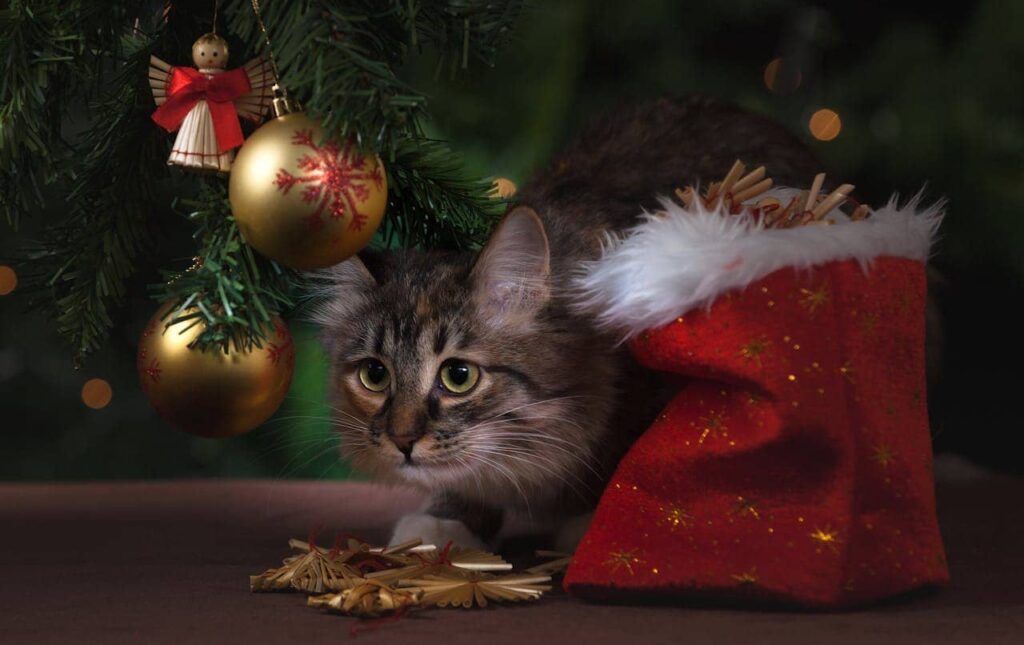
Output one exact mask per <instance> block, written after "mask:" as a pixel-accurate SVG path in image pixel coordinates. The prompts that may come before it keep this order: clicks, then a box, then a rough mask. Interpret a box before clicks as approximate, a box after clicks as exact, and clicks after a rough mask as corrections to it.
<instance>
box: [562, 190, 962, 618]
mask: <svg viewBox="0 0 1024 645" xmlns="http://www.w3.org/2000/svg"><path fill="white" fill-rule="evenodd" d="M687 196H690V197H691V199H690V200H688V201H690V205H689V206H688V207H680V206H677V205H675V204H671V203H669V202H666V211H665V212H664V213H660V214H657V215H651V216H649V217H648V219H647V220H646V221H645V222H644V223H642V224H641V225H639V226H638V227H637V228H636V229H635V230H634V231H632V232H631V233H630V234H629V235H628V236H626V237H625V238H623V239H622V240H619V241H617V242H616V243H614V244H613V245H611V246H610V247H609V248H608V249H607V252H606V254H605V255H604V257H603V259H601V260H600V261H599V262H596V263H594V264H593V265H592V266H591V267H589V271H588V274H587V275H586V277H585V278H584V279H583V282H582V286H583V288H584V290H585V292H586V294H587V299H586V306H588V307H591V308H596V309H597V310H599V311H600V312H601V314H600V316H601V320H602V321H603V322H604V323H605V324H607V325H609V326H610V327H614V328H616V329H618V330H620V331H621V332H622V333H623V334H624V335H625V336H627V337H629V338H630V339H631V340H630V343H631V348H632V350H633V352H634V354H635V356H636V357H637V359H638V360H639V361H640V362H641V363H643V364H644V365H646V366H648V367H650V368H651V369H655V370H660V371H664V372H670V373H674V374H678V375H682V376H685V377H687V383H688V384H687V385H685V386H684V387H682V388H681V389H680V391H679V392H678V394H677V395H676V396H675V398H674V399H673V400H672V401H671V403H670V404H669V405H668V407H667V408H666V409H665V410H664V412H663V414H662V415H661V416H660V417H659V419H658V420H657V421H656V422H655V423H654V425H652V426H651V428H650V429H649V430H648V431H647V432H646V433H645V434H644V435H643V436H642V437H641V438H640V439H639V440H638V441H637V442H636V444H635V445H634V446H633V447H632V449H631V450H630V451H629V453H628V454H627V455H626V456H625V458H624V459H623V460H622V462H621V464H620V465H619V468H618V470H617V471H616V473H615V475H614V478H613V479H612V481H611V483H610V484H609V486H608V488H607V489H606V491H605V493H604V495H603V497H602V499H601V502H600V505H599V507H598V509H597V512H596V514H595V517H594V520H593V523H592V524H591V526H590V529H589V531H588V532H587V534H586V535H585V536H584V538H583V541H582V542H581V544H580V546H579V549H578V550H577V552H576V555H575V557H574V558H573V561H572V565H571V567H570V569H569V571H568V572H567V575H566V578H565V586H566V588H567V589H568V590H569V591H570V592H572V593H574V594H577V595H580V596H583V597H585V598H591V599H601V600H626V599H635V600H640V599H643V598H654V597H656V598H661V599H664V598H666V597H669V598H679V599H683V598H692V597H704V598H728V599H734V598H757V599H762V600H768V601H775V602H782V603H786V604H797V605H801V606H806V607H839V606H846V605H851V604H856V603H862V602H865V601H869V600H874V599H878V598H882V597H886V596H890V595H893V594H898V593H901V592H905V591H908V590H911V589H914V588H917V587H921V586H925V585H933V584H938V583H943V582H945V581H946V580H947V579H948V573H947V569H946V563H945V558H944V552H943V547H942V540H941V537H940V535H939V531H938V526H937V523H936V518H935V501H934V493H933V480H932V465H931V458H932V453H931V443H930V437H929V430H928V418H927V409H926V401H925V369H924V327H925V325H924V307H925V286H926V284H925V276H924V261H925V259H926V258H927V255H928V252H929V247H930V244H931V241H932V238H933V236H934V233H935V231H936V228H937V226H938V223H939V220H940V214H939V212H938V210H937V209H935V208H932V209H924V210H923V211H920V212H919V211H918V209H917V208H916V205H917V204H916V201H915V202H911V204H909V205H907V206H906V207H903V208H898V207H897V206H896V203H895V200H893V201H891V202H890V203H889V204H888V205H887V206H885V207H884V208H882V209H880V210H878V211H877V212H874V213H873V214H872V215H871V216H870V217H868V218H866V219H861V216H862V215H863V214H864V210H863V209H860V210H858V211H857V213H856V214H855V219H850V218H847V217H846V216H844V215H843V214H842V213H840V212H839V211H837V210H832V206H834V205H835V204H834V203H833V204H831V205H830V204H825V205H824V206H827V207H828V208H824V211H823V212H818V213H816V214H812V213H811V212H810V211H811V210H812V208H811V207H813V206H814V205H815V203H816V202H815V200H813V198H812V199H811V202H810V203H809V206H808V207H807V208H795V209H794V208H789V209H788V211H789V212H788V213H787V214H785V215H784V216H783V218H782V219H779V216H778V214H777V213H776V214H775V215H774V216H773V214H772V213H768V214H767V215H766V214H765V211H764V208H761V209H757V208H752V207H750V206H749V205H742V204H739V205H736V206H733V205H731V204H730V203H729V200H728V199H727V198H726V199H725V200H723V203H724V205H723V204H722V203H720V204H718V205H714V204H712V206H713V207H712V208H710V209H709V208H707V207H706V206H707V205H706V204H703V203H701V201H700V200H699V199H692V193H691V194H687ZM792 196H793V191H779V192H778V193H776V194H775V195H774V199H771V198H769V199H767V200H762V202H761V205H762V207H763V206H765V205H767V206H768V207H769V208H771V207H772V205H774V204H779V203H786V202H787V200H789V203H790V205H791V206H792V204H803V202H802V201H801V200H803V199H805V197H804V196H798V197H796V198H792ZM776 200H777V201H776ZM835 201H837V200H835V199H833V202H835ZM775 208H778V206H775ZM818 210H821V209H818ZM736 211H738V212H736ZM826 222H830V224H829V223H826ZM805 223H806V224H807V225H795V224H805ZM772 224H775V227H773V226H772ZM779 225H781V226H784V228H777V227H778V226H779Z"/></svg>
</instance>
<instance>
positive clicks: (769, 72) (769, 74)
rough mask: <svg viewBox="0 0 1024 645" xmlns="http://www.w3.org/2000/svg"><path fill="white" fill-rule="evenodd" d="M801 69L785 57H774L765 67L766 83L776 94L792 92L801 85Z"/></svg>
mask: <svg viewBox="0 0 1024 645" xmlns="http://www.w3.org/2000/svg"><path fill="white" fill-rule="evenodd" d="M802 80H803V76H802V75H801V74H800V70H798V69H796V68H795V67H794V66H793V64H792V63H790V62H789V61H787V60H786V59H785V58H773V59H772V60H771V62H769V63H768V64H767V65H765V68H764V84H765V87H767V88H768V89H769V90H771V91H772V92H775V93H776V94H785V93H787V92H792V91H794V90H795V89H796V88H798V87H800V81H802Z"/></svg>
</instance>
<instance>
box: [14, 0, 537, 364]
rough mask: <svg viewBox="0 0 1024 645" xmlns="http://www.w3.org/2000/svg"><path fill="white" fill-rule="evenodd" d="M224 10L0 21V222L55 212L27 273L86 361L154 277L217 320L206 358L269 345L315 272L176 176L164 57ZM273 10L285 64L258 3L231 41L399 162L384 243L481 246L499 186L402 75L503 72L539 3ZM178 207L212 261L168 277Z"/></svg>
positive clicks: (198, 252) (221, 187)
mask: <svg viewBox="0 0 1024 645" xmlns="http://www.w3.org/2000/svg"><path fill="white" fill-rule="evenodd" d="M214 4H215V3H214V2H213V1H203V2H199V1H196V0H187V1H177V0H175V1H172V2H167V3H166V4H165V5H164V7H163V10H162V11H160V10H159V9H157V10H156V11H151V9H152V7H151V5H149V4H146V3H144V4H143V7H142V8H139V5H138V4H137V3H129V2H111V3H95V2H90V1H88V0H70V1H69V0H33V1H32V2H26V1H24V0H14V1H13V2H10V3H8V5H7V7H6V8H4V9H2V10H0V60H4V61H6V66H5V67H4V68H3V69H0V210H2V211H3V217H4V218H5V219H6V220H7V222H8V223H9V224H10V225H11V226H12V227H16V226H17V223H18V221H19V219H21V218H23V217H25V216H35V217H45V218H46V221H45V222H44V223H45V226H44V228H43V230H42V232H41V234H40V235H39V236H38V237H37V239H36V240H35V241H33V242H32V243H31V244H29V245H27V246H26V247H25V249H24V252H23V253H22V254H21V256H20V257H19V258H18V261H19V264H20V271H19V272H20V273H21V275H22V276H23V278H24V281H25V283H27V284H28V286H29V292H30V293H31V294H32V298H33V304H34V305H35V306H37V307H40V308H42V309H44V310H45V311H47V312H48V313H49V315H50V317H51V318H52V319H53V320H54V322H55V325H56V327H57V329H58V330H59V332H60V333H61V334H62V335H63V336H64V337H65V338H66V339H67V340H68V341H69V342H70V343H71V345H72V348H73V351H74V353H75V356H76V357H78V358H82V357H84V356H85V355H86V354H88V353H89V352H91V351H93V350H95V349H97V348H98V347H99V346H100V345H101V344H102V343H103V342H104V340H105V338H106V336H107V333H108V332H109V329H110V328H111V327H112V326H113V325H114V320H115V319H116V315H117V312H118V310H119V309H120V307H121V306H122V305H123V304H124V303H125V301H126V299H127V297H128V296H129V285H130V280H131V278H132V277H133V276H134V275H136V274H140V273H143V274H145V273H148V272H150V271H151V270H152V269H154V268H163V269H164V270H163V278H164V281H163V282H162V283H161V284H157V285H154V286H153V288H152V292H153V294H154V296H155V297H157V298H158V299H161V300H166V299H170V300H174V301H175V302H176V303H177V305H178V309H179V310H184V309H185V306H192V305H194V306H195V310H194V311H193V312H192V313H190V314H187V315H189V316H192V317H194V318H196V323H197V324H198V323H204V324H205V331H204V333H203V334H202V335H201V336H200V337H199V338H198V339H197V344H198V345H200V346H203V347H210V346H215V347H219V348H221V349H223V350H227V349H228V348H230V347H232V346H234V347H237V348H242V349H244V348H247V347H249V346H251V345H252V344H256V345H259V344H260V343H261V342H262V341H263V340H264V339H263V338H262V337H261V334H262V331H261V330H262V329H264V328H265V323H266V322H267V321H269V320H270V317H271V316H272V315H273V314H275V313H279V312H280V311H282V310H284V309H287V308H289V307H291V306H292V303H293V297H294V292H295V289H296V287H297V286H299V283H300V280H301V276H299V275H297V274H295V273H294V272H292V271H289V270H287V269H284V268H282V267H279V266H278V265H276V264H275V263H273V262H271V261H268V260H266V259H264V258H262V257H260V256H258V255H257V254H255V253H254V252H253V251H252V250H251V249H249V248H248V247H247V246H246V245H245V243H244V242H243V241H242V239H241V237H240V236H239V233H238V230H237V228H235V225H234V222H233V220H232V219H231V217H230V209H229V208H228V207H227V204H226V201H225V185H226V179H224V178H223V177H201V176H198V175H195V174H187V173H182V172H180V171H178V170H172V169H168V167H167V165H166V158H167V146H168V143H169V141H168V140H167V137H166V135H165V133H164V132H162V131H161V130H160V129H159V128H158V127H156V126H155V125H154V124H153V123H152V122H151V120H150V114H151V112H152V111H153V108H154V105H153V100H152V97H151V93H150V90H149V86H148V81H147V65H148V62H149V57H150V55H153V54H156V55H164V56H170V55H172V54H174V53H176V52H177V53H184V52H187V51H188V49H189V46H190V44H191V43H192V42H193V40H194V39H195V37H196V36H197V35H198V34H201V33H204V32H208V31H211V30H212V19H213V9H214ZM260 4H261V7H260V8H261V11H262V15H263V20H264V23H265V24H266V27H267V30H268V35H269V36H270V37H271V42H272V43H273V51H272V52H268V51H266V46H265V40H264V38H263V36H262V34H261V32H260V30H259V26H258V21H257V20H256V16H255V13H254V12H253V6H252V2H251V0H223V2H221V3H220V6H219V9H218V10H219V16H220V17H219V19H218V26H219V32H220V33H223V34H224V35H225V36H226V37H228V39H229V41H230V43H231V45H232V53H231V56H232V58H233V60H247V59H249V58H250V57H254V56H258V55H268V54H269V53H272V54H273V56H274V59H275V61H276V63H277V66H278V69H279V71H280V74H281V82H282V85H283V86H284V87H286V88H287V89H288V91H289V92H290V95H291V97H292V99H294V100H296V101H298V102H299V103H301V104H302V106H303V108H304V109H305V110H306V111H307V112H310V113H312V114H315V115H317V116H318V117H320V118H322V120H323V123H324V126H325V129H326V130H327V132H328V134H329V135H330V136H331V137H332V138H335V137H336V138H339V139H340V138H348V137H352V138H354V139H355V140H356V141H357V142H358V143H359V145H361V146H363V147H364V148H366V149H367V150H368V151H373V152H375V153H377V154H378V155H380V157H381V158H382V159H383V160H384V163H385V166H386V168H387V170H388V186H389V201H388V207H387V215H386V218H385V220H384V224H383V226H382V227H381V230H380V233H379V238H378V244H381V245H403V246H422V247H449V248H468V247H473V246H474V245H476V244H478V243H479V242H480V241H481V238H482V237H483V235H484V234H485V233H486V231H487V230H488V228H489V227H490V224H491V222H492V221H493V218H494V217H495V216H496V214H497V213H496V208H499V207H500V203H499V202H496V201H495V200H493V199H489V198H488V197H487V190H488V189H489V187H490V183H489V182H488V181H486V180H485V179H484V178H470V177H467V176H466V175H465V173H464V172H463V170H462V167H461V162H460V159H459V157H458V156H457V155H455V154H454V153H453V152H452V151H451V150H450V149H449V148H448V147H447V146H446V145H445V144H444V143H443V142H441V141H437V140H434V139H429V138H427V137H426V135H425V134H424V131H423V129H422V122H423V120H424V119H425V118H426V117H427V115H428V113H427V105H426V99H425V96H424V94H423V93H421V92H420V91H418V90H417V89H415V88H413V87H411V86H409V85H408V84H407V83H406V82H404V81H403V80H402V79H400V78H399V77H398V75H397V74H396V70H397V69H399V68H400V67H402V66H403V65H404V64H405V62H406V60H407V59H408V58H410V57H411V56H418V55H424V54H429V55H431V56H434V57H435V58H436V60H437V69H438V72H439V73H448V74H455V73H456V72H457V71H459V70H462V69H465V68H468V67H470V66H471V65H474V64H479V63H483V64H485V65H490V64H491V63H492V61H493V59H494V56H495V54H496V52H497V51H498V49H499V48H500V47H501V45H502V44H504V43H505V42H506V41H507V39H508V36H509V33H510V29H511V26H512V24H513V22H514V20H515V19H516V17H517V16H518V14H519V12H520V10H521V8H522V7H521V5H522V2H520V1H518V0H506V1H503V2H501V1H498V2H495V1H482V0H447V1H445V0H437V1H423V0H419V1H417V0H394V1H392V2H384V1H381V0H346V1H339V2H327V1H314V0H299V1H288V2H284V1H278V0H263V2H262V3H260ZM175 210H176V211H178V212H179V213H182V214H185V215H186V216H187V217H188V218H189V219H190V220H191V221H192V222H193V223H194V224H195V226H196V234H195V239H196V249H195V252H194V253H192V254H190V255H189V256H188V257H183V258H181V259H180V260H178V263H179V264H178V266H177V267H170V268H168V267H151V266H149V265H148V263H149V261H150V256H152V255H154V254H153V253H151V252H150V251H151V250H152V249H153V247H154V244H155V241H156V240H158V239H161V233H162V232H163V231H165V230H166V229H167V227H168V222H169V221H172V219H173V217H174V211H175ZM193 256H194V257H193ZM180 315H181V314H179V316H180ZM179 319H180V318H174V319H172V320H175V321H176V320H179ZM168 322H170V321H168Z"/></svg>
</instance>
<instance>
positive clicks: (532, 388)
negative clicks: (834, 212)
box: [316, 97, 820, 548]
mask: <svg viewBox="0 0 1024 645" xmlns="http://www.w3.org/2000/svg"><path fill="white" fill-rule="evenodd" d="M736 159H742V160H743V161H744V162H745V163H747V164H748V166H750V165H760V164H764V165H766V166H767V167H768V171H769V173H770V175H772V176H773V177H774V178H775V179H776V181H777V182H778V183H782V184H788V185H804V184H805V183H806V182H807V181H808V178H810V177H812V176H813V175H814V174H815V173H816V172H818V171H820V168H819V166H818V163H817V161H816V159H815V157H814V155H813V154H812V152H811V151H810V150H809V149H808V148H807V147H806V146H805V145H804V144H803V143H802V142H801V141H800V140H799V139H797V138H796V137H795V136H793V135H792V134H790V133H788V132H787V131H785V130H784V129H782V128H781V127H780V126H778V125H777V124H775V123H773V122H771V121H769V120H767V119H765V118H763V117H760V116H758V115H755V114H752V113H749V112H746V111H744V110H741V109H739V108H736V107H733V106H730V105H725V104H722V103H719V102H716V101H714V100H710V99H707V98H702V97H690V98H685V99H678V100H676V99H663V100H659V101H655V102H649V103H643V104H637V105H633V106H628V107H624V108H622V109H619V110H617V111H615V112H613V113H611V114H610V115H608V116H607V117H605V118H604V119H602V120H599V121H597V122H596V123H594V124H593V125H592V126H591V127H589V128H588V129H586V130H585V131H584V132H583V133H582V134H581V135H580V136H579V137H578V139H577V140H576V141H575V142H574V143H573V144H572V145H570V146H569V148H568V149H567V150H566V151H565V152H563V153H562V154H561V155H560V156H558V157H557V158H556V159H555V160H554V161H553V162H552V163H551V164H550V166H549V167H548V168H546V169H545V170H543V171H542V172H540V173H539V174H538V175H537V177H535V178H534V179H533V181H532V182H530V184H529V185H528V186H526V187H525V189H524V190H522V191H521V192H520V194H519V196H518V202H519V204H518V205H517V206H515V207H513V208H512V209H511V210H510V212H509V213H508V214H507V215H506V216H505V218H504V219H503V220H502V221H501V222H500V223H499V224H498V226H497V228H496V229H495V231H494V233H493V235H492V236H491V238H490V240H489V242H488V243H487V245H486V246H485V247H484V249H483V250H482V251H480V252H479V253H478V254H475V255H474V254H469V253H466V254H457V253H441V252H414V251H394V252H387V253H383V254H364V256H363V260H360V259H356V258H353V259H351V260H348V261H346V262H344V263H342V264H340V265H338V266H336V267H334V268H332V269H330V270H329V271H328V272H326V274H325V276H324V277H325V280H326V283H325V284H326V293H325V296H326V298H325V301H324V304H323V306H322V307H321V308H320V309H319V311H318V312H317V314H316V319H317V321H318V323H319V324H320V325H321V326H322V327H323V338H324V343H325V348H326V351H327V353H328V356H329V361H330V376H329V379H330V381H329V387H328V390H329V392H330V394H331V398H332V405H333V407H334V409H335V410H336V425H337V427H338V428H339V430H340V432H341V434H342V445H343V450H344V452H345V453H346V454H347V456H348V457H349V458H350V459H351V460H352V463H353V465H354V466H356V467H357V468H360V469H362V470H364V471H368V472H370V473H372V474H374V475H376V476H377V477H379V478H382V479H384V480H390V481H400V482H405V483H410V484H414V485H416V486H419V487H421V488H422V489H424V490H425V491H427V492H428V493H429V495H430V500H431V501H430V503H429V504H428V506H427V507H426V508H425V509H424V510H423V512H421V513H417V514H414V515H409V516H406V517H404V518H402V519H401V520H400V521H399V522H398V524H397V525H396V527H395V531H394V535H393V541H395V542H398V541H403V540H404V539H407V538H410V537H422V538H423V539H424V540H425V541H428V542H432V543H434V544H445V543H447V542H448V540H454V541H455V543H457V544H462V545H467V546H477V547H480V546H483V545H484V544H487V543H489V542H491V541H492V540H493V539H494V538H495V536H496V534H497V532H498V530H499V528H501V525H502V522H503V520H504V519H505V518H506V517H507V516H509V515H510V514H518V515H520V516H524V517H527V518H529V519H530V520H531V521H532V522H533V523H534V525H535V526H537V527H538V530H545V531H550V533H551V535H552V536H553V537H555V538H557V539H556V540H555V541H556V543H557V546H559V547H560V548H572V546H573V544H572V542H573V541H574V540H576V539H578V538H579V536H580V535H581V534H582V529H584V528H585V526H586V518H587V517H588V515H587V514H588V513H589V512H590V511H592V510H593V508H594V506H595V504H596V502H597V499H598V497H599V495H600V493H601V490H602V488H603V486H604V483H605V482H606V481H607V479H608V478H609V477H610V475H611V472H612V470H613V469H614V467H615V464H616V463H617V461H618V460H619V458H620V457H621V456H622V455H623V453H624V452H625V450H626V449H627V448H628V447H629V445H630V443H631V442H632V441H633V439H634V438H635V437H636V436H637V435H638V434H639V433H640V432H642V431H643V429H644V428H645V427H646V426H647V425H648V424H649V422H650V421H651V420H652V419H653V416H654V415H655V414H656V413H657V411H658V409H659V408H660V405H661V404H662V402H663V401H664V396H663V393H664V392H666V388H664V387H663V386H662V385H661V384H660V383H659V379H658V377H656V376H655V375H652V374H645V373H644V372H642V371H641V370H640V369H639V368H638V367H637V366H636V365H634V364H633V362H632V361H631V359H630V357H629V355H628V352H626V351H625V349H624V348H623V347H622V346H621V345H619V344H618V343H617V339H616V338H614V337H612V336H609V335H607V334H605V333H602V331H601V330H599V329H597V328H595V325H594V323H593V321H592V320H591V318H590V317H589V316H588V315H586V314H585V313H581V312H579V311H577V310H576V309H574V307H573V306H572V300H573V280H574V274H575V272H576V270H577V268H578V266H579V264H580V262H582V261H586V260H593V259H596V258H597V257H599V255H600V253H601V246H602V241H603V240H604V239H606V236H607V235H609V234H616V233H620V232H622V231H624V230H626V229H627V228H628V227H630V226H631V225H633V224H634V223H635V222H636V219H637V216H638V215H639V214H640V213H641V212H642V210H643V209H644V208H648V209H651V208H655V207H656V206H657V202H656V197H657V196H659V195H667V194H671V192H672V190H673V188H674V187H677V186H682V185H687V184H692V183H694V182H697V181H701V180H703V181H710V180H713V179H718V178H721V177H722V176H724V175H725V173H726V172H727V171H728V170H729V167H730V166H731V164H732V163H733V161H734V160H736ZM364 262H365V263H364Z"/></svg>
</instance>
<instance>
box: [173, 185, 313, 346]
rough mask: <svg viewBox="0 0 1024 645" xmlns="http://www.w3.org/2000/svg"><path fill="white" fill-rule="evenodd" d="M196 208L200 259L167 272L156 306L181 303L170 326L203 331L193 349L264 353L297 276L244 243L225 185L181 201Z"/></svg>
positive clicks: (288, 305)
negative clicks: (189, 324)
mask: <svg viewBox="0 0 1024 645" xmlns="http://www.w3.org/2000/svg"><path fill="white" fill-rule="evenodd" d="M180 204H181V205H182V206H186V207H190V208H193V209H194V210H192V212H191V213H189V214H188V218H189V219H190V220H192V222H193V223H195V225H196V233H195V238H196V240H197V241H198V242H199V255H198V256H197V257H196V261H195V263H194V264H193V265H192V267H191V268H189V269H188V270H186V271H179V272H165V274H164V278H165V282H164V283H163V284H160V285H155V287H154V291H155V295H156V297H157V299H158V300H160V301H170V302H175V303H177V310H176V311H175V312H174V314H172V316H171V317H170V318H169V320H167V322H168V323H177V322H179V321H183V320H193V321H195V323H197V324H198V323H201V324H203V325H204V330H203V332H202V333H201V334H200V335H199V336H198V337H197V338H196V341H195V345H196V346H198V347H200V348H202V349H208V348H214V347H215V348H216V349H219V350H221V351H227V350H228V349H230V348H232V347H233V348H235V349H237V350H248V349H251V347H252V346H254V345H255V346H257V347H262V343H263V341H264V340H266V337H267V331H268V329H270V327H269V325H268V323H269V322H270V320H271V318H272V316H273V314H275V313H277V312H280V311H282V310H285V309H290V308H291V307H292V306H293V305H294V303H293V302H292V300H291V298H290V295H289V293H290V291H291V290H292V285H293V281H294V273H293V272H292V271H290V270H288V269H283V268H281V267H279V266H278V265H277V264H276V263H274V262H271V261H270V260H266V259H264V258H263V257H262V256H260V255H258V254H257V253H255V252H254V251H253V250H252V248H250V247H249V245H248V244H246V243H245V241H244V240H243V239H242V236H241V233H240V232H239V230H238V227H237V226H236V225H235V220H234V218H233V217H232V216H231V205H230V204H229V203H228V199H227V191H226V189H225V184H224V181H223V180H221V179H218V178H210V179H207V180H206V181H205V182H204V186H203V190H202V192H201V193H200V195H199V197H198V198H197V199H183V200H180Z"/></svg>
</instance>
